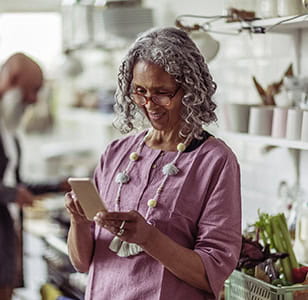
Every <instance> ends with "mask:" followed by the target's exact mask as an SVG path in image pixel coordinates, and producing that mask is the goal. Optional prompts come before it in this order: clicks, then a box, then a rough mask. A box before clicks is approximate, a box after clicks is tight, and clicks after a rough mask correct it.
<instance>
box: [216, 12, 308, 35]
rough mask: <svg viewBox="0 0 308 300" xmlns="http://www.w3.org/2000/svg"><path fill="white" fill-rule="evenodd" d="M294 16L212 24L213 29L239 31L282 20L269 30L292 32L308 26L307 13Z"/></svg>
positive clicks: (267, 27) (265, 25)
mask: <svg viewBox="0 0 308 300" xmlns="http://www.w3.org/2000/svg"><path fill="white" fill-rule="evenodd" d="M295 17H296V16H287V17H279V18H268V19H262V20H256V21H252V22H232V23H221V24H219V25H217V26H213V29H214V30H217V31H226V32H229V31H239V30H241V29H249V27H250V26H253V27H263V28H265V29H270V28H271V27H272V26H274V25H276V24H278V23H280V22H283V23H281V24H279V25H277V26H274V27H273V28H271V29H270V31H269V32H277V33H279V32H281V33H286V32H292V31H293V30H296V29H303V28H308V14H303V15H301V16H300V17H298V18H296V19H293V20H292V18H295Z"/></svg>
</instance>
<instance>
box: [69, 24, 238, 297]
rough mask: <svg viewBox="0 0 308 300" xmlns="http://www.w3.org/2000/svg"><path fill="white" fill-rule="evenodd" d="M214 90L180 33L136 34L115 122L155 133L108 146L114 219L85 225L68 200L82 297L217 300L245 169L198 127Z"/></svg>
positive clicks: (107, 191) (233, 247) (234, 252)
mask: <svg viewBox="0 0 308 300" xmlns="http://www.w3.org/2000/svg"><path fill="white" fill-rule="evenodd" d="M215 89H216V84H215V83H214V82H213V80H212V77H211V75H210V73H209V71H208V68H207V65H206V63H205V62H204V58H203V56H202V55H201V54H200V52H199V50H198V49H197V47H196V46H195V44H194V43H193V42H192V40H191V39H190V38H189V37H188V35H187V34H186V33H185V32H183V31H181V30H178V29H175V28H165V29H156V30H151V31H149V32H146V33H144V34H143V35H142V36H140V37H139V38H138V39H137V40H136V42H135V43H134V44H133V46H132V47H131V48H130V50H129V51H128V54H127V56H126V57H125V59H124V61H123V63H122V65H121V67H120V72H119V78H118V90H117V94H116V105H115V108H116V112H117V116H118V119H117V121H118V122H117V124H118V126H119V128H120V129H121V131H122V132H125V133H127V132H130V131H131V130H133V129H135V127H136V123H138V122H137V120H138V117H137V116H138V113H139V112H140V111H141V112H142V113H143V115H144V116H145V117H146V119H147V120H148V121H149V122H150V125H151V129H149V130H145V131H142V132H141V133H139V134H136V135H133V136H128V137H125V138H123V139H120V140H116V141H114V142H112V143H111V144H110V145H109V146H108V147H107V150H106V151H105V153H104V154H103V155H102V157H101V161H100V163H99V165H98V167H97V169H96V172H95V176H94V177H95V183H96V186H97V188H98V190H99V193H100V196H101V198H102V199H103V200H104V201H105V204H106V206H107V208H108V211H109V212H108V213H106V212H104V213H103V212H99V213H98V214H97V215H96V217H95V224H92V223H91V222H89V221H88V220H87V219H86V218H85V216H84V213H83V211H82V209H81V207H80V205H79V203H78V199H76V198H75V197H74V195H72V194H70V193H69V194H68V195H67V197H66V207H67V209H68V211H69V212H70V214H71V228H70V232H69V238H68V247H69V253H70V258H71V261H72V263H73V264H74V266H75V267H76V269H77V270H79V271H81V272H88V271H89V282H88V286H87V291H86V299H117V300H120V299H125V300H127V299H171V298H172V299H194V300H196V299H217V298H218V294H219V291H220V289H221V288H222V286H223V283H224V280H225V279H226V278H227V277H228V275H229V274H230V273H231V272H232V270H233V269H234V268H235V266H236V263H237V260H238V256H239V252H240V247H241V202H240V176H239V167H238V163H237V161H236V158H235V156H234V154H233V153H232V151H231V150H230V149H229V148H228V147H227V146H226V145H225V144H224V143H223V142H222V141H221V140H218V139H216V138H214V137H213V136H211V135H210V134H208V133H207V132H205V131H204V130H203V129H202V125H204V124H209V123H210V122H212V121H215V120H216V115H215V113H214V110H215V108H216V105H215V104H214V102H213V101H212V99H211V97H212V95H213V94H214V92H215Z"/></svg>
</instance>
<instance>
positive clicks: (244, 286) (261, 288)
mask: <svg viewBox="0 0 308 300" xmlns="http://www.w3.org/2000/svg"><path fill="white" fill-rule="evenodd" d="M225 298H226V300H308V285H297V286H292V287H291V286H285V287H276V286H274V285H271V284H268V283H266V282H264V281H261V280H258V279H256V278H254V277H251V276H249V275H246V274H245V273H242V272H239V271H236V270H235V271H234V272H233V273H232V274H231V276H230V277H229V278H228V280H226V282H225Z"/></svg>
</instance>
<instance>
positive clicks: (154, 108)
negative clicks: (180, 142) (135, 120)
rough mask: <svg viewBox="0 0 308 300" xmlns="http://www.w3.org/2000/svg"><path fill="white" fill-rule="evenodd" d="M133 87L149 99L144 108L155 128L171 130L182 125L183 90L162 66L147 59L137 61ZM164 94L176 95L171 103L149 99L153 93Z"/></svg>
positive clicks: (136, 91)
mask: <svg viewBox="0 0 308 300" xmlns="http://www.w3.org/2000/svg"><path fill="white" fill-rule="evenodd" d="M132 88H133V91H134V92H135V93H138V94H139V95H143V96H146V97H147V100H148V101H147V103H146V104H145V105H143V106H142V108H143V110H144V113H145V115H146V116H147V118H148V119H149V121H150V122H151V124H152V126H153V127H154V128H155V129H157V130H162V131H171V130H175V129H178V128H179V127H180V124H181V122H182V119H181V117H180V112H181V109H182V106H183V104H182V102H181V100H182V97H183V91H182V89H178V88H179V86H177V84H176V82H175V80H174V79H173V78H172V77H171V76H170V75H169V74H168V73H167V72H165V71H164V70H163V69H162V68H161V67H160V66H158V65H155V64H153V63H150V62H146V61H139V62H137V63H136V65H135V67H134V70H133V80H132ZM176 91H177V92H176ZM175 92H176V94H175V95H174V93H175ZM164 94H165V95H166V94H167V95H174V97H172V98H171V101H170V104H169V105H158V104H156V103H154V102H153V101H152V100H150V99H149V98H151V96H153V95H164Z"/></svg>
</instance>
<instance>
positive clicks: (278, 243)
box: [271, 216, 293, 283]
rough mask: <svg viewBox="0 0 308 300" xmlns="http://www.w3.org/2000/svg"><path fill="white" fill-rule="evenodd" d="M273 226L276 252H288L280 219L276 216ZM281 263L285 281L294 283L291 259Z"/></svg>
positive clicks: (272, 219)
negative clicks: (284, 243)
mask: <svg viewBox="0 0 308 300" xmlns="http://www.w3.org/2000/svg"><path fill="white" fill-rule="evenodd" d="M271 224H272V228H273V240H274V245H275V249H276V251H278V252H282V253H284V252H287V251H286V249H285V246H284V245H283V242H282V241H283V239H284V238H283V236H282V234H281V229H280V224H279V219H277V218H276V216H273V217H272V218H271ZM280 261H281V266H282V269H283V274H284V276H285V279H286V280H287V281H289V282H291V283H292V282H293V277H292V267H291V262H290V260H289V257H286V258H284V259H281V260H280Z"/></svg>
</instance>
